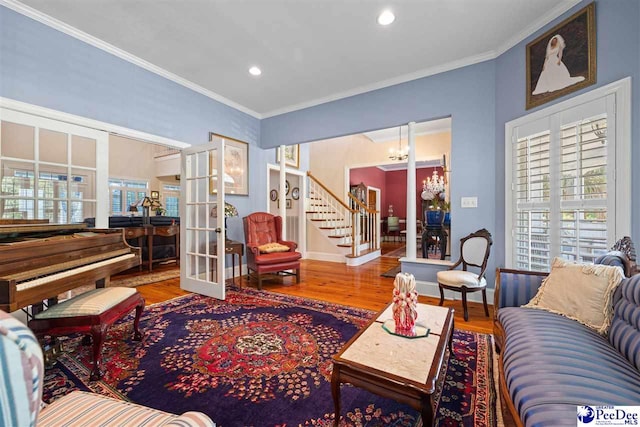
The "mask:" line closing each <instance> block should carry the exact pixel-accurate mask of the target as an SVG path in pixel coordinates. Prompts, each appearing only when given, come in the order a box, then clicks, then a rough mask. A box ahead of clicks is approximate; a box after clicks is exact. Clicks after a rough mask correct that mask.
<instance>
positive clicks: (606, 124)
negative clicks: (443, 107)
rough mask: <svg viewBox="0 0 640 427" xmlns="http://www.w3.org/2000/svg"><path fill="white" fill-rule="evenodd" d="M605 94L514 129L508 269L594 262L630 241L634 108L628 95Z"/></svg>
mask: <svg viewBox="0 0 640 427" xmlns="http://www.w3.org/2000/svg"><path fill="white" fill-rule="evenodd" d="M598 91H599V90H598V89H596V90H595V91H593V92H594V94H591V95H589V96H585V95H583V96H581V97H576V99H574V100H570V101H565V102H564V103H561V104H557V105H556V106H554V107H551V108H549V109H546V110H542V111H538V112H536V113H534V114H531V115H530V116H528V117H524V118H521V119H518V120H515V121H514V122H510V123H508V124H507V126H506V131H507V135H508V138H509V140H508V141H507V150H506V152H507V155H506V157H505V158H506V182H507V186H506V191H507V194H506V202H507V203H506V204H507V206H506V209H507V212H506V230H505V231H506V240H507V241H506V249H507V251H506V264H507V266H508V267H513V268H518V269H525V270H534V271H548V270H549V268H550V265H551V261H552V260H553V258H554V257H562V258H564V259H567V260H570V261H575V262H581V263H588V262H593V260H594V259H595V258H596V257H597V256H598V255H600V254H602V253H605V252H606V251H607V250H608V248H609V247H610V246H611V245H612V244H613V242H614V241H615V240H616V239H619V238H621V237H623V236H624V235H629V231H630V216H631V212H630V211H631V208H630V204H629V203H628V200H629V198H630V197H629V194H628V193H629V191H628V189H629V188H630V161H629V157H630V144H628V142H626V141H621V138H620V135H619V134H621V133H625V132H627V131H628V132H630V126H629V123H625V122H626V121H627V120H628V114H627V113H626V111H625V108H628V106H627V103H626V102H619V101H620V100H622V101H625V100H626V98H625V94H623V93H620V92H613V93H611V91H608V93H604V94H602V95H599V94H598V93H597V92H598ZM585 98H587V99H585ZM621 113H622V114H621ZM627 126H628V127H629V129H628V130H627ZM625 171H626V172H625Z"/></svg>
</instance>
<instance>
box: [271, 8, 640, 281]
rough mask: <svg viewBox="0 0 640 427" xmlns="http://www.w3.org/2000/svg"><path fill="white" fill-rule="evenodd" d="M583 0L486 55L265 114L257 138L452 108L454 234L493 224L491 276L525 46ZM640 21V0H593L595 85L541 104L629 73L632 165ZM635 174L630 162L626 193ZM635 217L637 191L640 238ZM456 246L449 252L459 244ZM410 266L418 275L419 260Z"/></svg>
mask: <svg viewBox="0 0 640 427" xmlns="http://www.w3.org/2000/svg"><path fill="white" fill-rule="evenodd" d="M589 3H590V1H584V2H582V3H581V4H579V5H577V6H576V7H574V8H573V9H572V10H570V11H568V12H567V13H565V14H564V15H562V16H560V17H558V18H557V19H556V20H554V21H553V22H551V23H549V24H548V25H547V26H545V27H544V28H541V29H540V30H539V31H537V32H536V33H534V34H532V35H531V36H530V37H528V38H527V39H526V40H524V41H522V42H521V43H519V44H518V45H516V46H514V47H513V48H511V49H509V50H508V51H507V52H505V53H504V54H502V55H500V56H499V57H498V58H496V59H495V60H493V61H488V62H485V63H482V64H477V65H473V66H470V67H466V68H464V69H460V70H453V71H449V72H446V73H443V74H440V75H435V76H430V77H425V78H422V79H419V80H415V81H412V82H409V83H404V84H400V85H396V86H392V87H388V88H384V89H380V90H377V91H374V92H370V93H366V94H363V95H358V96H354V97H351V98H348V99H343V100H339V101H334V102H330V103H327V104H323V105H319V106H316V107H312V108H308V109H305V110H301V111H296V112H292V113H288V114H284V115H281V116H276V117H272V118H269V119H265V120H262V122H261V128H262V131H261V145H262V146H263V147H267V146H271V145H272V144H274V143H275V141H280V142H279V143H282V142H284V143H292V142H304V141H313V140H319V139H325V138H330V137H335V136H341V135H346V134H352V133H357V132H361V131H366V130H371V129H378V128H385V127H390V126H397V125H398V124H400V123H406V122H408V121H411V120H414V121H421V120H425V119H429V118H436V117H442V116H447V115H449V114H451V115H452V117H453V129H452V136H451V141H452V150H453V151H452V159H451V162H452V163H451V167H452V175H451V176H452V178H451V196H452V198H451V199H452V201H453V203H452V211H453V212H452V218H453V221H452V225H453V226H454V230H453V236H452V237H453V239H452V241H454V242H455V241H457V240H458V239H459V238H460V237H462V236H464V235H465V234H467V233H469V232H470V231H474V230H476V229H477V228H480V227H486V228H487V229H488V230H489V231H491V233H492V234H493V237H494V245H493V248H492V255H491V259H490V261H491V262H490V265H489V269H488V271H489V272H490V274H489V277H488V279H489V283H492V281H493V274H492V272H493V270H494V269H495V267H496V266H503V265H504V259H505V254H504V245H505V234H504V218H505V205H504V203H505V201H504V185H505V181H504V150H505V146H504V142H505V141H504V126H505V123H506V122H508V121H510V120H513V119H515V118H517V117H520V116H523V115H525V114H527V113H529V112H530V111H527V110H525V76H526V74H525V46H526V44H527V43H528V42H530V41H531V40H533V39H535V38H536V37H537V36H539V35H540V34H542V33H544V32H545V31H547V30H548V29H549V28H551V27H553V26H554V25H556V24H558V23H559V22H561V21H562V20H563V19H565V18H567V17H568V16H570V15H571V14H573V13H575V12H576V11H578V10H579V9H581V8H582V7H584V6H586V5H587V4H589ZM639 22H640V1H637V0H599V1H597V2H596V31H597V84H596V85H594V86H590V87H588V88H586V89H583V90H582V91H579V92H574V93H573V94H570V95H568V96H565V97H562V98H559V99H558V100H555V101H553V102H550V103H547V104H545V105H543V106H541V107H539V108H545V107H548V106H550V105H553V104H554V103H556V102H559V101H563V100H565V99H567V98H570V97H571V96H575V95H578V94H581V93H584V92H586V91H589V90H591V89H594V88H596V87H598V86H602V85H606V84H609V83H611V82H613V81H616V80H619V79H621V78H624V77H627V76H631V77H632V91H633V93H632V101H633V104H632V105H633V110H632V119H633V124H632V126H633V129H632V162H633V164H640V162H639V161H640V148H639V147H640V142H639V141H638V139H639V138H640V113H639V111H640V25H639V24H638V23H639ZM487 79H493V81H491V82H489V81H488V80H487ZM531 111H535V109H534V110H531ZM487 120H489V121H491V120H493V122H492V123H487V122H486V121H487ZM639 174H640V171H638V170H637V168H634V170H633V176H632V194H633V193H634V192H635V191H637V186H634V185H633V183H635V182H638V179H639ZM463 196H478V199H479V201H478V209H461V208H460V197H463ZM639 219H640V198H638V197H634V198H633V200H632V222H633V226H632V238H633V239H634V240H635V241H636V242H637V241H640V221H639ZM620 237H622V236H620ZM453 249H454V251H452V255H453V257H454V258H455V256H456V254H458V249H457V248H455V247H454V248H453ZM454 252H455V253H454ZM411 268H412V270H411V272H413V273H414V274H420V269H419V268H418V267H415V266H412V267H411ZM424 274H425V277H421V279H422V280H433V279H435V273H433V272H432V271H431V270H429V269H424Z"/></svg>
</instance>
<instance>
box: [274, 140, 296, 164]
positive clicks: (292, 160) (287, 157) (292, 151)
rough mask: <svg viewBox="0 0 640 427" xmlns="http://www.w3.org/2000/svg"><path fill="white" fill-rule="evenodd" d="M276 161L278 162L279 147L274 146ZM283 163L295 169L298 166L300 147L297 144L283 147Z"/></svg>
mask: <svg viewBox="0 0 640 427" xmlns="http://www.w3.org/2000/svg"><path fill="white" fill-rule="evenodd" d="M276 162H277V163H280V147H278V148H276ZM284 163H285V164H286V165H287V166H292V167H294V168H296V169H297V168H299V167H300V148H299V146H298V144H296V145H287V146H286V147H284Z"/></svg>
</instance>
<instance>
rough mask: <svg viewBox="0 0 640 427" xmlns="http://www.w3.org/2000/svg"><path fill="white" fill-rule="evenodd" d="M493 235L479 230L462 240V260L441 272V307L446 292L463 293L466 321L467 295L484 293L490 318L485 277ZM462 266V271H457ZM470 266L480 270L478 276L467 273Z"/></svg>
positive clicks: (485, 307)
mask: <svg viewBox="0 0 640 427" xmlns="http://www.w3.org/2000/svg"><path fill="white" fill-rule="evenodd" d="M492 244H493V240H492V239H491V233H489V232H488V231H487V230H486V229H484V228H483V229H482V230H478V231H476V232H475V233H471V234H469V235H468V236H466V237H464V238H462V239H460V259H459V260H458V261H457V262H456V263H455V264H454V265H452V266H451V267H449V269H448V270H445V271H439V272H438V274H437V277H438V287H439V288H440V305H442V304H443V303H444V290H445V289H448V290H450V291H455V292H462V307H463V308H464V320H465V321H468V320H469V311H468V309H467V293H469V292H478V291H482V301H483V303H484V313H485V315H486V316H487V317H489V307H488V306H487V280H486V278H485V277H484V274H485V271H486V269H487V261H488V260H489V254H490V253H491V245H492ZM460 265H462V270H456V268H457V267H458V266H460ZM469 266H472V267H477V268H479V269H480V272H479V273H478V274H475V273H472V272H470V271H467V268H468V267H469Z"/></svg>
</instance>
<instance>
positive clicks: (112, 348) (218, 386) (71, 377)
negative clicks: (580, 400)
mask: <svg viewBox="0 0 640 427" xmlns="http://www.w3.org/2000/svg"><path fill="white" fill-rule="evenodd" d="M374 314H375V313H373V312H371V311H367V310H361V309H355V308H350V307H345V306H339V305H335V304H330V303H325V302H321V301H315V300H309V299H304V298H296V297H290V296H284V295H279V294H275V293H270V292H258V291H255V290H252V289H244V290H233V289H232V290H229V291H228V292H227V299H226V300H225V301H219V300H215V299H212V298H207V297H203V296H198V295H189V296H186V297H180V298H177V299H173V300H170V301H168V302H165V303H161V304H156V305H153V306H151V307H147V308H146V309H145V312H144V314H143V318H142V321H141V328H142V330H143V331H144V332H145V337H144V340H143V341H142V343H140V342H135V341H132V340H131V327H132V326H131V317H128V318H127V319H124V321H121V322H119V323H117V324H115V325H114V326H113V327H112V328H111V329H110V332H109V337H108V339H107V341H106V343H105V346H104V359H103V360H104V368H105V374H104V377H103V379H102V380H101V381H96V382H89V381H88V374H89V370H90V367H91V351H90V347H86V346H82V345H81V344H80V341H81V338H82V337H80V336H73V337H70V338H68V339H64V341H63V344H64V348H65V353H64V354H63V355H62V356H61V357H60V358H59V359H58V362H57V363H56V364H55V365H54V366H53V367H51V368H48V369H47V370H46V372H45V390H44V399H45V401H52V400H54V399H56V398H57V397H60V396H62V395H64V394H67V393H69V392H70V391H72V390H75V389H80V390H89V391H94V392H97V393H101V394H105V395H109V396H112V397H116V398H119V399H124V400H129V401H133V402H136V403H139V404H142V405H145V406H149V407H152V408H157V409H161V410H164V411H167V412H172V413H176V414H180V413H183V412H186V411H202V412H204V413H206V414H208V415H209V416H210V417H211V419H212V420H213V421H214V422H216V423H217V425H218V426H222V427H233V426H330V425H333V418H334V413H333V411H334V408H333V400H332V397H331V387H330V385H331V384H330V382H331V369H332V363H331V357H332V356H333V355H334V354H336V353H338V351H339V350H340V348H341V347H342V346H343V345H344V344H345V343H346V342H347V341H348V340H349V338H351V337H352V336H353V335H354V334H355V333H356V332H357V331H358V330H359V329H360V328H361V327H362V326H363V325H365V324H366V323H367V321H368V320H369V319H370V318H371V317H372V316H373V315H374ZM454 353H455V357H449V362H448V365H447V366H446V367H443V369H446V375H445V377H444V381H443V384H442V390H441V391H440V393H439V395H438V396H437V397H438V400H439V404H438V408H437V410H436V413H437V425H438V426H478V427H482V426H488V427H492V426H495V425H496V413H495V407H496V405H495V402H496V394H495V387H494V383H493V381H494V380H493V373H492V372H493V365H492V360H493V358H492V347H491V337H490V336H489V335H484V334H477V333H473V332H464V331H459V330H456V331H455V333H454ZM341 402H342V415H343V419H342V421H341V425H344V426H421V425H422V421H421V420H420V417H419V414H418V412H417V411H415V410H413V409H411V408H410V407H408V406H406V405H402V404H399V403H397V402H395V401H393V400H390V399H385V398H382V397H379V396H376V395H374V394H371V393H369V392H367V391H364V390H361V389H359V388H356V387H352V386H350V385H343V386H342V393H341Z"/></svg>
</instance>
